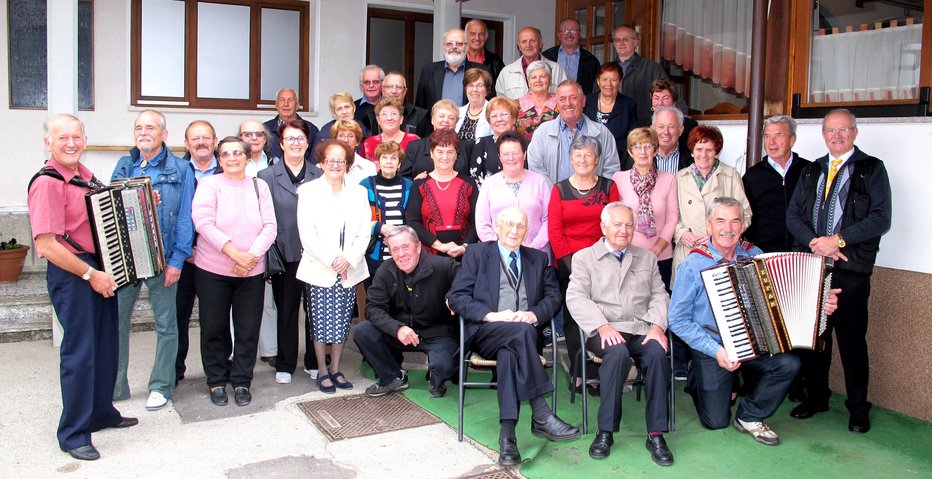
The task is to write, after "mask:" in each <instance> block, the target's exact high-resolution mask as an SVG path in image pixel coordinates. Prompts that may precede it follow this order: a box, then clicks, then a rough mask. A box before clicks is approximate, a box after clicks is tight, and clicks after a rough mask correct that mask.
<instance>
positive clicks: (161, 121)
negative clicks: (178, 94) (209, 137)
mask: <svg viewBox="0 0 932 479" xmlns="http://www.w3.org/2000/svg"><path fill="white" fill-rule="evenodd" d="M146 113H152V114H153V115H155V116H157V117H158V119H159V126H160V127H162V129H163V130H167V129H168V123H167V122H166V121H165V115H163V114H162V112H160V111H158V110H142V111H141V112H139V114H138V115H136V119H137V120H138V119H139V117H141V116H142V115H145V114H146ZM214 136H216V135H214Z"/></svg>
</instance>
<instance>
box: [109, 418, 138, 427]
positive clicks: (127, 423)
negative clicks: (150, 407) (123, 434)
mask: <svg viewBox="0 0 932 479" xmlns="http://www.w3.org/2000/svg"><path fill="white" fill-rule="evenodd" d="M137 424H139V419H136V418H134V417H120V422H118V423H116V424H114V425H112V426H110V427H112V428H116V429H126V428H128V427H133V426H135V425H137Z"/></svg>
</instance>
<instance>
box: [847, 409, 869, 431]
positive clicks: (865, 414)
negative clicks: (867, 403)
mask: <svg viewBox="0 0 932 479" xmlns="http://www.w3.org/2000/svg"><path fill="white" fill-rule="evenodd" d="M870 429H871V418H870V410H866V411H856V412H853V413H851V417H850V418H848V430H849V431H851V432H856V433H858V434H864V433H865V432H867V431H870Z"/></svg>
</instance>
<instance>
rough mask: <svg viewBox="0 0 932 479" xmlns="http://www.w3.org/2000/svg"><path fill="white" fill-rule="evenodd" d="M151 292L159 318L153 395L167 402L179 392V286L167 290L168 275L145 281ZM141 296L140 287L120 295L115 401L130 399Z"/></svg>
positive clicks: (151, 385)
mask: <svg viewBox="0 0 932 479" xmlns="http://www.w3.org/2000/svg"><path fill="white" fill-rule="evenodd" d="M143 282H144V283H145V284H146V288H147V289H148V290H149V302H150V304H151V305H152V313H153V315H154V316H155V335H156V340H155V361H154V362H153V363H152V373H151V374H149V391H150V392H152V391H157V392H159V393H161V394H162V395H163V396H165V397H166V398H168V397H171V395H172V393H173V392H174V391H175V360H176V358H177V356H178V319H177V317H176V316H177V313H176V312H177V305H176V303H175V293H176V291H177V289H178V284H177V283H176V284H173V285H172V286H171V287H169V288H166V287H165V273H162V274H160V275H158V276H156V277H153V278H149V279H147V280H144V281H143ZM138 296H139V286H138V285H132V284H130V285H127V286H125V287H123V289H121V290H120V292H119V293H117V302H118V303H119V305H120V360H119V368H118V369H117V381H116V385H115V386H114V387H113V400H114V401H120V400H123V399H129V396H130V394H129V384H128V382H127V380H126V368H127V366H128V365H129V333H130V330H131V329H132V324H131V323H130V317H131V316H132V315H133V306H135V304H136V298H137V297H138Z"/></svg>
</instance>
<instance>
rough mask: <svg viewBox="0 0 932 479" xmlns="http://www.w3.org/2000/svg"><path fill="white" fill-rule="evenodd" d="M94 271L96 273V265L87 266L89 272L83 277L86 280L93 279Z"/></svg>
mask: <svg viewBox="0 0 932 479" xmlns="http://www.w3.org/2000/svg"><path fill="white" fill-rule="evenodd" d="M93 273H94V267H93V266H88V267H87V272H85V273H84V275H83V276H81V279H83V280H84V281H90V280H91V274H93Z"/></svg>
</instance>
